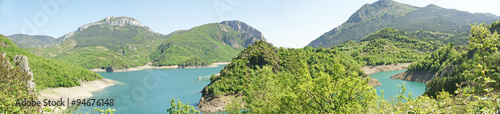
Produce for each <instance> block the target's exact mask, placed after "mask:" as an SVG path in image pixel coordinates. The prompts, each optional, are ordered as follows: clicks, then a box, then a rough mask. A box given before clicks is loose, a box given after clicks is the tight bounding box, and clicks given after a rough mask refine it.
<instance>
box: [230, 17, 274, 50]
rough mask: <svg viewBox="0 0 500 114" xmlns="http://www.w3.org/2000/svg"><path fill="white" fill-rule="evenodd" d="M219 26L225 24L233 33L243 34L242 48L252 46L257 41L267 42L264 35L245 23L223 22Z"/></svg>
mask: <svg viewBox="0 0 500 114" xmlns="http://www.w3.org/2000/svg"><path fill="white" fill-rule="evenodd" d="M220 24H225V25H229V26H230V27H232V28H233V29H234V30H235V31H237V32H240V33H243V37H242V39H243V40H244V41H245V44H244V46H245V47H247V46H248V45H250V44H252V43H253V42H255V41H257V40H264V41H266V42H267V40H266V38H265V37H264V35H263V34H262V33H261V32H260V31H259V30H257V29H255V28H253V27H251V26H249V25H247V24H246V23H243V22H241V21H223V22H220Z"/></svg>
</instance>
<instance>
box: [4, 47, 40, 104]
mask: <svg viewBox="0 0 500 114" xmlns="http://www.w3.org/2000/svg"><path fill="white" fill-rule="evenodd" d="M6 55H7V53H2V54H1V57H2V58H5V56H6ZM5 62H6V63H3V64H4V65H7V66H11V68H13V67H14V66H19V68H20V70H21V71H22V72H26V73H27V74H28V76H30V79H29V80H28V81H27V84H26V87H27V88H28V89H29V91H30V94H35V95H37V93H36V86H35V85H36V84H35V79H34V78H33V73H32V72H31V68H30V66H29V64H28V57H26V56H24V55H16V56H14V64H13V65H12V64H10V62H8V61H5Z"/></svg>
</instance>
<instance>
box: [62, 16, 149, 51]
mask: <svg viewBox="0 0 500 114" xmlns="http://www.w3.org/2000/svg"><path fill="white" fill-rule="evenodd" d="M94 25H108V26H137V27H144V28H147V30H148V31H150V32H152V30H151V29H150V28H149V27H147V26H144V25H143V24H142V23H141V22H139V21H137V20H136V19H134V18H130V17H113V16H106V18H104V20H101V21H98V22H94V23H89V24H86V25H83V26H80V27H79V28H78V29H77V30H76V31H72V32H69V33H67V34H65V35H64V36H62V38H60V39H61V40H60V41H59V42H58V45H59V44H61V43H63V42H64V41H65V40H66V39H67V38H71V37H72V36H74V35H75V34H77V33H79V32H80V31H83V30H85V29H87V28H89V27H90V26H94Z"/></svg>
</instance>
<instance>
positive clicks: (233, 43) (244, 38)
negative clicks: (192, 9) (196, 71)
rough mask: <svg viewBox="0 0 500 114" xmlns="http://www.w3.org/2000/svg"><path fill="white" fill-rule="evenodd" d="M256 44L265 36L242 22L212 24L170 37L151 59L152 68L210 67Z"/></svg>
mask: <svg viewBox="0 0 500 114" xmlns="http://www.w3.org/2000/svg"><path fill="white" fill-rule="evenodd" d="M257 40H265V38H264V36H263V35H262V33H260V32H259V31H258V30H256V29H254V28H252V27H251V26H249V25H247V24H245V23H243V22H241V21H224V22H221V23H211V24H205V25H201V26H198V27H194V28H192V29H190V30H187V31H183V32H182V33H179V34H173V35H171V36H170V37H168V39H166V40H165V41H164V42H163V43H162V44H161V45H160V46H159V47H158V49H157V50H155V51H154V52H152V54H151V56H150V57H151V59H152V61H153V65H179V66H189V65H208V64H211V63H212V62H224V61H230V60H231V59H232V58H233V57H236V55H237V53H239V52H240V51H242V50H243V49H244V48H245V47H246V46H248V45H249V44H251V43H253V42H254V41H257Z"/></svg>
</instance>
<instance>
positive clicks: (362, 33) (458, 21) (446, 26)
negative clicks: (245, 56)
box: [308, 0, 500, 47]
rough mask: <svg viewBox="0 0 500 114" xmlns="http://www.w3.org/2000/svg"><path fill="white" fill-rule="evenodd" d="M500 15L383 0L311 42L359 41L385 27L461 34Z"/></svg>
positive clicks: (323, 44)
mask: <svg viewBox="0 0 500 114" xmlns="http://www.w3.org/2000/svg"><path fill="white" fill-rule="evenodd" d="M366 15H368V16H366ZM369 17H373V18H369ZM498 19H500V18H499V16H492V14H484V13H468V12H465V11H459V10H456V9H445V8H441V7H439V6H436V5H428V6H426V7H416V6H410V5H407V4H402V3H398V2H395V1H392V0H381V1H377V2H374V3H372V4H365V5H363V6H362V7H361V8H360V9H359V10H357V11H356V12H355V13H353V14H352V15H351V17H350V18H349V20H347V21H346V22H344V23H343V24H341V25H339V26H337V27H335V28H334V29H332V30H330V31H328V32H325V33H324V34H323V35H321V36H320V37H318V38H317V39H315V40H313V41H311V42H310V43H309V44H308V46H312V47H332V46H335V45H337V44H340V43H342V42H345V41H348V40H355V41H359V40H360V39H362V38H364V37H366V36H367V35H368V34H371V33H373V32H375V31H377V30H380V29H382V28H385V27H393V28H396V29H398V30H404V31H407V32H414V31H417V30H426V31H435V32H442V33H450V34H459V33H464V32H468V29H469V26H470V24H473V23H483V22H486V23H491V22H493V21H496V20H498Z"/></svg>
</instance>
